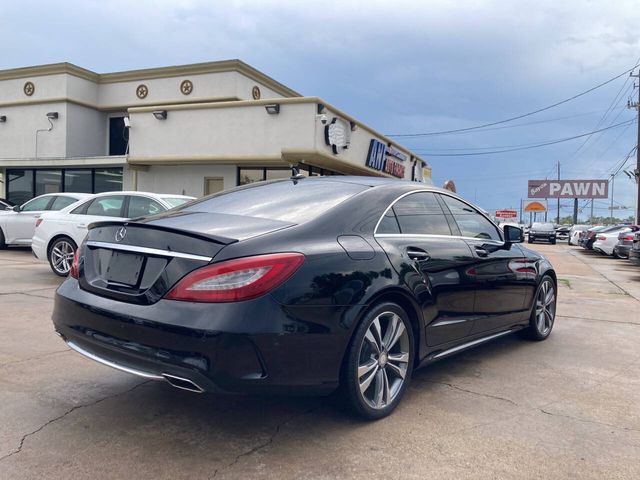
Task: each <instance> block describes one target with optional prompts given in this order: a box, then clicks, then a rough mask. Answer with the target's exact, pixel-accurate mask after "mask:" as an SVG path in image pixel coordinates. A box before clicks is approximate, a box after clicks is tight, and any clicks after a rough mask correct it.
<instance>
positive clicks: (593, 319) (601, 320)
mask: <svg viewBox="0 0 640 480" xmlns="http://www.w3.org/2000/svg"><path fill="white" fill-rule="evenodd" d="M556 317H560V318H573V319H575V320H586V321H589V322H607V323H620V324H623V325H635V326H636V327H640V323H637V322H623V321H621V320H606V319H604V318H584V317H575V316H573V315H556Z"/></svg>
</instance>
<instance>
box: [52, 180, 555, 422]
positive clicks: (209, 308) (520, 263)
mask: <svg viewBox="0 0 640 480" xmlns="http://www.w3.org/2000/svg"><path fill="white" fill-rule="evenodd" d="M523 239H524V237H523V234H522V231H521V230H520V229H519V228H516V227H513V226H505V228H504V230H503V231H500V230H499V229H498V227H496V225H495V224H494V223H493V222H492V221H491V220H490V219H489V218H488V217H487V216H486V215H485V214H484V213H483V212H482V211H481V210H480V209H478V208H476V207H474V206H473V205H472V204H470V203H468V202H467V201H465V200H463V199H462V198H460V197H459V196H457V195H456V194H453V193H451V192H450V191H447V190H441V189H438V188H435V187H431V186H427V185H423V184H418V183H413V182H404V181H399V180H390V179H378V178H368V177H347V176H335V177H311V178H299V176H294V177H292V179H290V180H280V181H273V182H261V183H255V184H250V185H247V186H243V187H238V188H236V189H233V190H229V191H225V192H222V193H219V194H216V195H213V196H209V197H205V198H202V199H199V200H195V201H193V202H190V203H188V204H186V205H184V206H181V207H178V208H176V209H173V210H170V211H168V212H165V213H163V214H159V215H155V216H151V217H145V218H141V219H135V220H130V221H126V222H100V223H96V224H93V225H92V226H91V228H90V230H89V232H88V235H87V238H86V240H85V241H84V243H83V244H82V245H81V246H80V248H79V249H78V251H77V252H76V255H75V259H74V263H73V267H72V271H71V276H70V277H69V278H68V279H67V280H66V281H65V282H64V283H63V284H62V285H61V286H60V287H59V289H58V291H57V294H56V299H55V308H54V312H53V322H54V324H55V329H56V331H57V333H58V334H59V335H60V336H61V337H62V338H63V339H64V340H65V342H67V344H68V345H69V346H70V347H71V348H72V349H74V350H76V351H77V352H79V353H81V354H83V355H85V356H86V357H89V358H91V359H93V360H96V361H98V362H101V363H103V364H106V365H109V366H111V367H114V368H117V369H120V370H122V371H125V372H129V373H132V374H135V375H139V376H141V377H145V378H148V379H156V380H164V381H167V382H169V383H170V384H171V385H173V386H174V387H178V388H181V389H185V390H190V391H193V392H205V391H207V392H235V393H262V392H266V393H288V394H322V393H330V392H333V391H335V390H338V394H339V395H341V396H342V398H344V400H345V402H346V404H347V405H349V406H350V407H352V409H353V410H354V411H355V412H357V413H358V414H360V415H362V416H364V417H366V418H370V419H375V418H381V417H383V416H385V415H388V414H389V413H390V412H391V411H392V410H393V409H394V408H395V407H396V406H397V405H398V403H399V402H400V400H401V398H402V396H403V393H404V392H405V390H406V389H407V386H408V384H409V382H410V381H411V375H412V372H413V370H414V369H415V368H417V367H419V366H423V365H427V364H429V363H430V362H433V361H436V360H439V359H442V358H445V357H447V356H449V355H451V354H454V353H456V352H459V351H461V350H464V349H466V348H469V347H473V346H475V345H479V344H482V343H483V342H487V341H490V340H492V339H495V338H498V337H500V336H503V335H508V334H511V333H513V332H516V331H521V333H524V334H525V335H526V336H528V337H529V338H532V339H535V340H544V339H545V338H547V337H548V336H549V334H550V333H551V329H552V328H553V323H554V319H555V309H556V290H557V282H556V274H555V272H554V270H553V267H552V266H551V264H550V263H549V262H548V261H547V259H546V258H544V257H543V256H541V255H539V254H538V253H536V252H533V251H531V250H527V249H526V248H524V247H523V246H522V245H520V244H519V243H520V242H522V241H523Z"/></svg>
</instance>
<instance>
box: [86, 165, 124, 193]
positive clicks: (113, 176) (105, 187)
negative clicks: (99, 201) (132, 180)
mask: <svg viewBox="0 0 640 480" xmlns="http://www.w3.org/2000/svg"><path fill="white" fill-rule="evenodd" d="M118 190H122V169H121V168H105V169H100V170H98V169H96V170H95V174H94V182H93V193H102V192H114V191H118Z"/></svg>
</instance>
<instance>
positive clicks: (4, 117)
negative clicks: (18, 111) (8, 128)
mask: <svg viewBox="0 0 640 480" xmlns="http://www.w3.org/2000/svg"><path fill="white" fill-rule="evenodd" d="M6 121H7V116H6V115H0V123H4V122H6Z"/></svg>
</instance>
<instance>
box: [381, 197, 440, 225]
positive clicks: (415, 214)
mask: <svg viewBox="0 0 640 480" xmlns="http://www.w3.org/2000/svg"><path fill="white" fill-rule="evenodd" d="M391 211H393V215H394V216H395V220H396V221H397V225H398V228H399V230H400V231H399V232H397V231H391V229H392V228H393V222H392V220H393V218H389V212H391ZM389 212H387V215H385V217H383V220H382V221H381V222H380V225H379V227H378V231H377V233H402V234H405V235H451V229H450V228H449V223H448V222H447V219H446V217H445V214H444V212H443V210H442V208H441V207H440V204H439V203H438V201H437V200H436V197H435V195H434V194H433V193H431V192H418V193H412V194H411V195H407V196H406V197H404V198H401V199H400V200H398V201H397V202H396V203H395V204H394V205H393V207H392V208H391V209H390V210H389Z"/></svg>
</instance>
